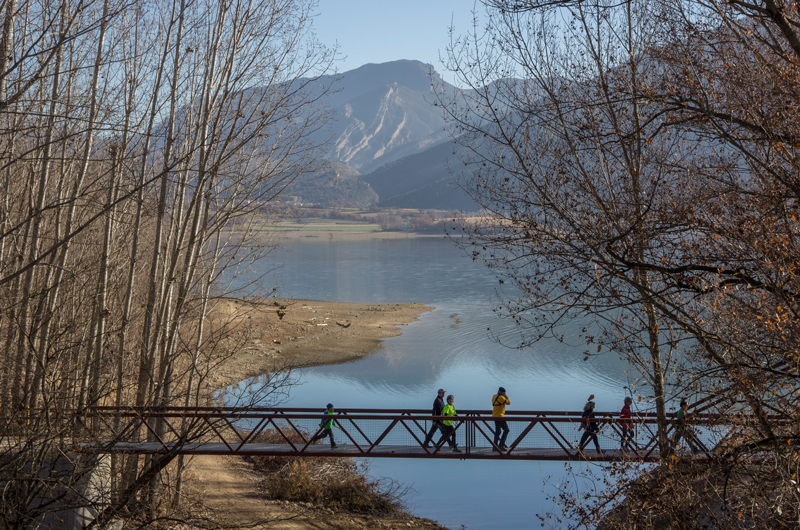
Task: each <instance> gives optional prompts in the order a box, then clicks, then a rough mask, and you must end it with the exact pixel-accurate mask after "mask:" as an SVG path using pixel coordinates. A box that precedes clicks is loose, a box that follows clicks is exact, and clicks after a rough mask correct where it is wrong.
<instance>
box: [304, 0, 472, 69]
mask: <svg viewBox="0 0 800 530" xmlns="http://www.w3.org/2000/svg"><path fill="white" fill-rule="evenodd" d="M474 7H475V4H474V3H473V2H472V0H394V1H388V0H319V5H318V6H317V13H318V15H317V16H316V17H315V19H314V27H315V31H316V34H317V38H318V39H319V40H320V41H322V42H323V43H324V44H328V45H333V44H334V43H336V42H338V43H339V47H340V53H341V54H342V55H343V56H346V58H345V60H344V61H343V62H342V61H340V62H339V63H337V69H338V70H339V71H340V72H346V71H348V70H353V69H354V68H358V67H359V66H361V65H364V64H366V63H383V62H387V61H395V60H397V59H416V60H418V61H422V62H425V63H429V64H432V65H433V66H434V68H436V70H437V71H439V72H440V73H442V69H443V68H442V65H441V62H440V61H439V56H440V55H441V56H445V55H446V51H445V49H446V47H447V45H448V43H449V35H448V32H447V30H448V27H449V26H450V24H451V22H452V23H454V24H455V27H456V31H457V32H458V33H464V32H467V31H469V30H470V29H471V27H472V10H473V8H474ZM479 8H480V6H479Z"/></svg>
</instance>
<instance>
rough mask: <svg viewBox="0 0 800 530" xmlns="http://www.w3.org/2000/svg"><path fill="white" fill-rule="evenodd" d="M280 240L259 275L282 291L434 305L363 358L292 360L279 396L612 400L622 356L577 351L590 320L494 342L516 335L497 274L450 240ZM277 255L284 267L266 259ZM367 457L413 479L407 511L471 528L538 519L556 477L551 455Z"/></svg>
mask: <svg viewBox="0 0 800 530" xmlns="http://www.w3.org/2000/svg"><path fill="white" fill-rule="evenodd" d="M283 247H284V248H282V249H281V250H279V251H276V252H274V253H272V254H270V255H269V256H268V258H267V259H266V260H264V262H262V263H260V264H258V269H260V270H263V271H272V272H270V273H269V275H268V281H269V282H274V283H276V284H279V285H280V290H279V293H278V296H280V297H290V298H295V299H310V300H332V301H333V300H335V301H344V302H422V303H425V304H428V305H430V306H433V307H435V310H433V311H431V312H429V313H426V314H424V315H422V316H421V318H420V320H419V321H418V322H414V323H412V324H409V325H408V326H404V327H403V328H402V332H403V333H402V335H400V336H398V337H393V338H390V339H386V340H384V341H383V347H382V349H381V350H380V351H379V352H378V353H376V354H374V355H372V356H370V357H368V358H365V359H362V360H359V361H356V362H352V363H347V364H340V365H333V366H321V367H314V368H308V369H304V370H301V371H299V376H300V384H299V385H297V386H295V387H293V388H292V390H291V393H290V398H289V401H288V402H285V403H284V405H287V406H294V407H319V408H320V410H322V409H324V407H325V404H326V403H328V402H332V403H334V405H335V406H336V408H337V409H346V408H370V407H374V408H403V407H409V408H429V407H430V406H431V404H432V402H433V399H434V398H435V397H436V390H437V389H438V388H440V387H441V388H444V389H445V390H446V391H447V393H448V394H453V395H454V396H455V406H456V408H457V409H459V408H461V409H490V408H491V406H490V399H491V396H492V394H494V393H495V392H496V391H497V388H498V386H503V387H505V388H506V390H507V392H508V396H509V398H510V399H511V406H510V407H509V409H513V410H581V409H582V407H583V404H584V403H585V402H586V398H587V397H588V396H589V394H594V395H595V401H596V402H597V409H598V410H600V411H606V410H619V408H620V407H621V405H622V400H623V398H624V396H625V390H624V387H625V386H626V385H627V376H626V374H625V371H626V370H629V366H628V365H627V364H626V363H624V362H622V361H620V360H619V359H618V358H617V357H615V356H612V355H605V356H598V357H592V358H591V359H590V360H589V361H587V362H584V361H583V355H582V352H583V351H584V350H585V349H586V347H585V345H584V344H583V341H582V339H581V338H580V337H579V336H578V333H577V331H578V330H580V329H581V328H582V327H583V326H586V325H589V323H588V322H571V323H569V324H568V325H566V326H565V328H564V329H563V330H562V332H563V334H564V340H563V341H562V342H559V341H556V340H545V341H541V342H539V343H537V344H535V345H533V346H530V347H527V348H524V349H512V348H508V347H505V346H503V345H501V344H500V343H498V340H497V339H499V340H500V341H501V342H504V343H509V344H514V343H515V339H516V337H517V332H516V329H515V327H514V325H513V323H512V322H510V321H509V320H504V319H501V318H499V317H498V316H497V315H496V314H495V313H494V312H493V311H492V308H493V307H494V306H495V305H496V302H497V297H498V292H497V291H496V289H497V288H498V287H499V286H500V285H499V282H498V280H497V279H496V278H495V277H493V276H492V274H491V273H490V271H489V270H488V269H486V268H485V267H484V266H482V265H480V264H478V263H474V262H472V260H471V259H469V258H468V257H465V256H464V254H463V252H462V251H461V250H460V249H458V248H457V247H456V246H455V245H454V244H453V242H452V241H450V240H448V239H444V238H442V239H438V238H436V239H434V238H408V239H386V240H363V241H361V240H327V239H322V238H313V239H312V238H308V239H300V240H288V241H286V242H284V243H283ZM276 264H282V267H281V268H279V269H275V270H273V269H274V268H275V266H276ZM513 436H514V432H513V430H512V433H511V436H510V439H513ZM609 442H610V441H609V440H606V443H609ZM601 443H603V441H602V440H601ZM611 443H614V442H611ZM369 467H370V470H371V471H370V473H371V474H372V475H373V476H375V477H389V478H391V479H394V480H397V481H399V482H402V483H403V484H405V485H409V486H412V487H413V489H414V490H415V491H416V495H414V496H412V497H411V498H409V499H408V501H409V505H410V507H411V509H412V512H413V513H414V514H415V515H419V516H422V517H427V518H430V519H434V520H436V521H438V522H440V523H441V524H444V525H446V526H448V527H449V528H452V529H456V528H462V527H463V528H469V529H472V530H489V529H495V528H501V527H502V528H509V529H516V528H532V527H534V526H535V527H539V520H538V519H537V517H536V515H537V514H539V513H543V512H545V511H548V510H553V509H554V508H556V507H554V505H553V502H552V501H551V500H549V499H548V497H547V494H546V492H553V491H554V488H555V485H556V484H557V483H558V482H559V481H560V480H561V478H562V477H563V476H564V464H563V463H560V462H535V461H531V462H507V461H506V462H490V461H443V460H422V459H420V460H414V459H388V458H387V459H372V460H370V461H369ZM548 477H550V478H548ZM556 509H557V508H556Z"/></svg>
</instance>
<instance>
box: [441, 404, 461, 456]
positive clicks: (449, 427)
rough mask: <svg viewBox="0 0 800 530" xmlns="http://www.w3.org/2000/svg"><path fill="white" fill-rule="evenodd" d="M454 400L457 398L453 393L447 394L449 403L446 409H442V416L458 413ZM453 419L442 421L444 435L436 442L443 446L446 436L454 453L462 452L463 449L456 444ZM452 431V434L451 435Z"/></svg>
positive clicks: (451, 415)
mask: <svg viewBox="0 0 800 530" xmlns="http://www.w3.org/2000/svg"><path fill="white" fill-rule="evenodd" d="M453 401H455V398H454V397H453V396H452V394H451V395H449V396H447V405H445V406H444V410H442V416H448V417H451V418H452V417H453V416H455V415H456V408H455V407H454V406H453ZM453 430H454V427H453V420H443V421H442V436H441V437H440V438H439V441H438V442H436V445H437V446H438V447H441V446H442V443H444V440H445V438H446V439H447V443H448V444H449V445H450V449H451V450H452V451H453V452H454V453H460V452H461V449H459V448H458V447H457V444H456V435H455V433H453ZM451 433H452V436H451Z"/></svg>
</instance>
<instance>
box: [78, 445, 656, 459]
mask: <svg viewBox="0 0 800 530" xmlns="http://www.w3.org/2000/svg"><path fill="white" fill-rule="evenodd" d="M172 448H173V447H172V445H171V444H166V447H165V445H162V444H161V443H158V442H141V443H130V442H119V443H116V444H114V445H113V447H110V448H104V447H100V446H97V445H94V444H85V445H82V446H81V451H82V452H87V453H93V452H102V453H123V454H158V453H165V452H168V451H169V450H170V449H172ZM176 454H195V455H241V456H317V457H345V456H347V457H358V458H373V457H384V458H386V457H389V458H444V459H451V460H452V459H456V460H464V459H470V460H475V459H486V460H492V459H494V460H499V459H503V460H508V459H511V460H586V459H588V460H598V461H618V460H622V459H626V458H635V459H636V460H645V461H655V460H657V458H653V457H644V458H640V457H637V456H636V455H635V454H633V453H631V452H625V453H623V452H622V451H620V450H612V449H608V450H604V451H603V453H602V454H598V453H597V451H596V450H594V449H586V450H584V452H583V455H581V454H579V453H578V452H577V451H575V450H571V451H565V450H563V449H560V448H559V449H554V448H548V447H524V448H520V447H517V448H515V449H513V450H512V451H504V452H503V453H499V452H497V451H495V450H494V449H493V448H491V447H470V448H469V449H462V452H460V453H454V452H452V451H451V450H450V448H449V447H447V446H445V447H442V448H441V449H440V450H438V451H436V450H435V449H434V448H430V449H427V450H426V449H423V448H422V447H420V446H418V445H417V446H414V445H381V446H375V447H372V448H369V450H365V449H361V450H359V448H358V447H356V446H354V445H347V444H338V447H336V448H335V449H333V448H331V447H330V446H328V445H325V444H320V445H310V446H308V447H307V448H306V449H305V450H302V448H301V447H298V448H297V449H293V448H292V447H291V446H290V445H287V444H267V443H248V444H245V445H243V446H242V447H241V448H234V449H233V450H232V449H231V447H230V446H229V445H227V444H224V443H219V442H208V443H187V444H184V445H182V446H181V447H180V448H179V449H178V450H177V451H176Z"/></svg>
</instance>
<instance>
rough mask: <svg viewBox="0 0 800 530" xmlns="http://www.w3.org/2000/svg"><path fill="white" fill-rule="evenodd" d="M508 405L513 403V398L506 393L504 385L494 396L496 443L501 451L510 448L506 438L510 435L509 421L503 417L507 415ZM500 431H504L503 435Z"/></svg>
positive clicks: (493, 410)
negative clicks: (509, 397)
mask: <svg viewBox="0 0 800 530" xmlns="http://www.w3.org/2000/svg"><path fill="white" fill-rule="evenodd" d="M506 405H511V400H510V399H508V396H507V395H506V389H505V388H503V387H502V386H501V387H500V388H499V389H498V390H497V394H495V395H493V396H492V417H493V418H498V419H495V420H494V445H496V446H497V447H498V448H499V449H500V450H501V451H505V450H506V449H508V446H507V445H506V438H507V437H508V422H507V421H506V420H503V419H499V418H502V417H503V416H505V415H506ZM500 431H502V432H503V434H502V436H501V434H500Z"/></svg>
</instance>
